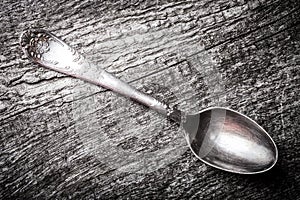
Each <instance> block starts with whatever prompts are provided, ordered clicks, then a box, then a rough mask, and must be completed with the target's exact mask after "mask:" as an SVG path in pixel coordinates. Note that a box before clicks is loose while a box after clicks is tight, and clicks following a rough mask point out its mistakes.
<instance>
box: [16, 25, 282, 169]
mask: <svg viewBox="0 0 300 200" xmlns="http://www.w3.org/2000/svg"><path fill="white" fill-rule="evenodd" d="M20 44H21V47H22V49H23V51H24V52H25V54H26V55H27V57H28V58H29V59H30V60H31V61H33V62H35V63H38V64H40V65H42V66H44V67H46V68H49V69H52V70H55V71H58V72H61V73H64V74H67V75H70V76H73V77H76V78H79V79H82V80H85V81H87V82H90V83H93V84H96V85H99V86H102V87H104V88H107V89H109V90H112V91H114V92H116V93H119V94H121V95H124V96H126V97H129V98H130V99H132V100H134V101H137V102H139V103H141V104H143V105H146V106H147V107H149V108H151V109H153V110H155V111H157V112H159V113H161V114H162V115H164V116H166V117H167V118H168V119H169V120H171V121H174V122H176V123H177V124H179V125H181V128H182V129H183V130H184V132H185V137H186V140H187V142H188V144H189V147H190V149H191V150H192V152H193V153H194V154H195V155H196V156H197V157H198V158H199V159H200V160H201V161H203V162H204V163H206V164H208V165H210V166H213V167H215V168H218V169H221V170H225V171H229V172H233V173H239V174H256V173H261V172H265V171H267V170H269V169H271V168H272V167H273V166H274V165H275V163H276V161H277V158H278V151H277V147H276V145H275V143H274V141H273V140H272V138H271V137H270V136H269V134H268V133H267V132H266V131H265V130H264V129H263V128H262V127H261V126H260V125H258V124H257V123H256V122H255V121H253V120H252V119H250V118H248V117H247V116H245V115H243V114H241V113H238V112H236V111H234V110H231V109H229V108H222V107H211V108H207V109H205V110H202V111H201V112H199V113H197V114H193V115H191V114H189V115H188V114H185V113H184V112H182V111H180V110H178V109H176V108H172V107H170V106H168V105H166V104H164V103H162V102H160V101H158V100H156V99H154V98H153V97H151V96H149V95H146V94H144V93H142V92H140V91H138V90H136V89H135V88H133V87H131V86H130V85H128V84H127V83H125V82H124V81H122V80H120V79H118V78H116V77H115V76H114V75H112V74H110V73H108V72H106V71H105V70H104V69H101V68H99V67H97V66H96V65H94V64H93V63H91V62H89V61H88V60H87V59H85V58H84V57H83V56H82V55H80V54H79V53H78V52H77V51H76V50H74V49H73V48H72V47H70V46H69V45H67V44H66V43H65V42H63V41H62V40H60V39H59V38H57V37H56V36H55V35H53V34H51V33H49V32H47V31H45V30H28V31H25V32H23V33H22V35H21V37H20ZM96 68H97V70H95V69H96Z"/></svg>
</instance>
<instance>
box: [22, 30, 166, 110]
mask: <svg viewBox="0 0 300 200" xmlns="http://www.w3.org/2000/svg"><path fill="white" fill-rule="evenodd" d="M20 43H21V46H22V48H23V50H24V52H25V54H26V55H27V56H28V58H30V59H31V60H32V61H33V62H35V63H38V64H40V65H42V66H44V67H46V68H50V69H52V70H55V71H58V72H61V73H64V74H67V75H71V76H73V77H76V78H79V79H82V80H85V81H87V82H90V83H93V84H96V85H99V86H102V87H104V88H107V89H109V90H112V91H114V92H116V93H119V94H121V95H124V96H126V97H129V98H130V99H132V100H134V101H137V102H139V103H141V104H143V105H146V106H148V107H149V108H151V109H153V110H156V111H157V112H159V113H161V114H164V115H168V106H167V105H166V104H164V103H162V102H160V101H158V100H156V99H155V98H153V97H151V96H149V95H146V94H144V93H142V92H140V91H138V90H136V89H135V88H133V87H132V86H130V85H129V84H127V83H126V82H124V81H122V80H120V79H118V78H117V77H115V76H114V75H112V74H110V73H108V72H107V71H105V70H104V69H101V68H100V67H99V66H96V65H95V64H93V63H91V62H89V61H88V60H87V59H86V58H84V57H83V56H82V55H81V54H79V53H78V52H77V51H76V50H75V49H73V48H72V47H70V46H69V45H67V44H66V43H65V42H63V41H62V40H60V39H59V38H57V37H56V36H55V35H53V34H52V33H50V32H47V31H45V30H29V31H25V32H24V33H23V34H22V35H21V38H20Z"/></svg>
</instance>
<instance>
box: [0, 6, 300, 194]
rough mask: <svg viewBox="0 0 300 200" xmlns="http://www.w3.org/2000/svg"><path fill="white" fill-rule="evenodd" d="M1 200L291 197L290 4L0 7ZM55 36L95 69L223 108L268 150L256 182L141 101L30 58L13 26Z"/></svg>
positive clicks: (164, 96) (299, 148)
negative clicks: (268, 141) (252, 126)
mask: <svg viewBox="0 0 300 200" xmlns="http://www.w3.org/2000/svg"><path fill="white" fill-rule="evenodd" d="M0 8H1V10H0V19H1V22H0V24H1V29H0V41H1V45H0V60H1V65H0V113H1V115H0V119H1V121H0V145H1V146H0V147H1V149H0V150H1V151H0V169H1V171H0V199H70V198H71V199H168V198H170V199H296V198H297V197H299V195H300V192H299V188H300V186H299V181H300V174H299V168H300V134H299V131H300V127H299V124H300V123H299V122H300V116H299V114H300V107H299V92H300V70H299V67H300V24H299V22H300V18H299V16H300V3H299V1H298V0H294V1H291V0H287V1H280V0H274V1H267V0H252V1H246V0H234V1H229V0H216V1H210V0H203V1H185V0H182V1H150V0H149V1H148V0H147V1H103V2H102V1H97V2H96V1H95V2H93V1H89V0H83V1H79V0H75V1H66V0H65V1H63V0H57V1H45V2H43V1H25V0H20V1H16V2H12V1H7V0H4V1H2V2H1V3H0ZM30 27H39V28H44V29H47V30H50V31H52V32H53V33H55V34H56V35H58V36H60V37H61V38H63V39H65V40H66V41H67V42H68V43H69V44H71V45H72V46H74V47H75V48H76V49H78V50H79V51H80V52H82V53H84V54H85V55H86V57H88V58H89V59H91V60H92V61H94V62H95V63H98V64H99V66H101V67H103V68H105V69H107V70H108V71H109V72H112V73H115V74H116V75H117V76H118V77H120V78H122V79H123V80H126V81H128V82H130V83H131V84H133V85H134V86H136V87H137V88H139V89H141V90H143V91H144V92H148V93H151V94H152V95H153V96H155V97H157V98H158V99H161V100H163V101H166V102H168V103H170V104H173V105H174V104H178V106H179V107H180V108H181V109H183V110H186V111H191V110H193V109H194V110H201V109H203V108H206V107H208V106H215V105H222V106H228V107H231V108H233V109H236V110H238V111H240V112H242V113H244V114H246V115H248V116H250V117H251V118H253V119H254V120H256V121H258V122H259V123H260V124H261V125H262V126H263V127H264V128H265V129H266V130H267V131H268V132H269V133H270V135H271V136H272V137H273V138H274V140H275V142H276V143H277V145H278V149H279V160H278V163H277V165H276V166H275V167H274V168H273V169H272V170H271V171H270V172H267V173H264V174H261V175H254V176H245V175H236V174H231V173H226V172H223V171H220V170H217V169H214V168H211V167H209V166H207V165H205V164H203V163H202V162H200V161H198V160H197V159H196V158H195V157H194V156H193V155H192V153H191V152H190V150H189V149H188V148H187V146H186V143H185V140H184V137H183V136H182V133H181V130H180V129H178V128H176V127H174V126H172V124H170V123H168V122H167V121H166V120H165V119H163V118H162V117H161V116H159V115H158V114H156V113H155V112H153V111H149V110H148V109H146V108H145V107H142V106H139V105H136V104H134V103H132V102H130V101H129V100H127V99H124V98H122V97H120V96H118V95H115V94H113V93H111V92H109V91H106V90H104V89H102V88H98V87H96V86H93V85H90V84H87V83H84V82H81V81H78V80H75V79H72V78H70V77H67V76H65V75H62V74H59V73H55V72H52V71H49V70H46V69H43V68H41V67H38V66H37V65H34V64H32V63H30V62H29V61H28V60H27V59H26V58H25V57H24V55H23V53H22V52H21V49H20V47H19V44H18V38H19V36H20V33H21V32H22V30H25V29H27V28H30Z"/></svg>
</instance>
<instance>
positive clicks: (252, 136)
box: [182, 107, 278, 174]
mask: <svg viewBox="0 0 300 200" xmlns="http://www.w3.org/2000/svg"><path fill="white" fill-rule="evenodd" d="M182 127H183V129H184V130H185V132H186V139H187V141H188V144H189V146H190V148H191V150H192V152H193V153H194V154H195V155H196V156H197V157H198V158H199V159H200V160H202V161H203V162H205V163H206V164H209V165H211V166H213V167H216V168H219V169H223V170H226V171H229V172H236V173H240V174H253V173H261V172H264V171H267V170H269V169H270V168H272V167H273V166H274V165H275V163H276V161H277V157H278V152H277V148H276V145H275V143H274V142H273V140H272V139H271V137H270V136H269V134H268V133H267V132H266V131H265V130H264V129H263V128H262V127H261V126H259V125H258V124H257V123H256V122H254V121H253V120H251V119H250V118H249V117H247V116H245V115H243V114H241V113H238V112H236V111H234V110H231V109H228V108H221V107H211V108H208V109H205V110H202V111H201V112H200V113H197V114H194V115H187V116H186V120H185V121H183V123H182Z"/></svg>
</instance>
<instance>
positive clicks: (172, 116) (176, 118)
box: [167, 106, 183, 125]
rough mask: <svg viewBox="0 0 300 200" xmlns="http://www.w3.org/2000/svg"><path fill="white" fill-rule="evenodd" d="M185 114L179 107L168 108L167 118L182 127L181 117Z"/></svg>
mask: <svg viewBox="0 0 300 200" xmlns="http://www.w3.org/2000/svg"><path fill="white" fill-rule="evenodd" d="M182 115H183V113H182V112H181V111H180V110H178V109H177V106H174V107H169V106H168V108H167V118H168V119H169V120H170V121H172V122H175V123H176V124H178V125H180V123H181V117H182Z"/></svg>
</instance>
